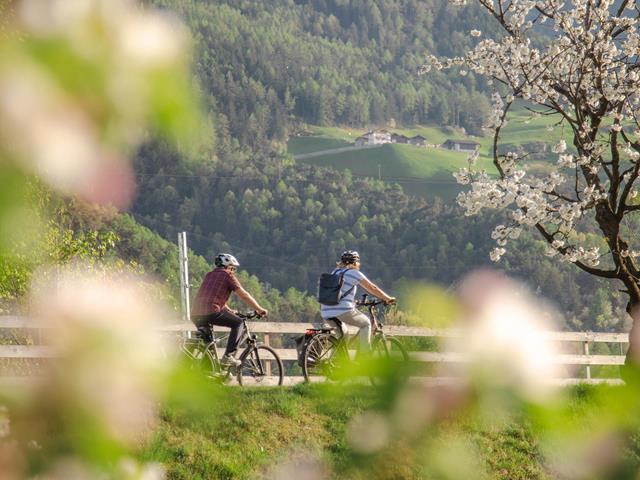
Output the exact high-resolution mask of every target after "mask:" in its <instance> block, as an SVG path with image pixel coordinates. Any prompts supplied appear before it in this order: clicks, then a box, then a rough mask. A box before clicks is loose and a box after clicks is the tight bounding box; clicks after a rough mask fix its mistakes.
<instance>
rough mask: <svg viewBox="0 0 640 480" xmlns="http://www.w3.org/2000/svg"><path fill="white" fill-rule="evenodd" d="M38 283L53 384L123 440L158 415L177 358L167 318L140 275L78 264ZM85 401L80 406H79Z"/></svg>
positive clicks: (37, 304) (46, 381)
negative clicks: (165, 379)
mask: <svg viewBox="0 0 640 480" xmlns="http://www.w3.org/2000/svg"><path fill="white" fill-rule="evenodd" d="M43 278H48V279H49V280H47V284H38V285H35V286H34V289H33V290H34V292H35V293H34V300H33V309H34V310H33V311H34V315H35V316H36V317H37V318H39V319H40V320H41V321H43V322H44V323H46V324H47V325H48V326H49V327H50V329H51V347H52V348H53V349H54V352H55V359H54V360H52V362H51V366H50V370H49V372H48V374H47V375H46V376H45V377H44V378H43V384H42V385H40V388H41V389H43V395H47V393H46V392H47V391H49V392H51V391H58V392H64V393H63V396H64V397H66V398H67V399H68V400H69V405H76V406H78V405H81V406H82V408H84V409H86V411H88V412H91V414H92V415H95V416H96V418H97V420H98V421H100V422H102V424H103V425H104V426H105V428H106V429H107V430H108V431H109V432H111V434H112V435H113V436H114V437H115V438H117V439H119V440H120V441H123V442H131V441H136V440H139V439H140V436H141V435H144V434H145V432H148V431H149V429H150V428H151V427H152V426H153V424H154V422H155V409H156V399H157V396H158V395H159V394H160V393H161V392H162V391H163V385H162V383H161V379H162V376H163V375H164V374H166V373H167V371H168V368H169V365H168V359H167V358H165V356H164V354H163V352H164V351H165V349H164V345H163V342H162V338H161V337H160V335H158V334H157V332H156V331H157V328H158V326H159V324H160V323H159V322H162V321H163V320H164V319H166V318H167V312H166V311H164V310H163V309H162V308H161V306H160V305H159V304H158V302H157V301H152V299H150V298H148V296H149V295H148V292H146V291H145V290H144V288H142V287H141V285H140V279H133V278H128V277H124V276H113V277H111V276H109V275H108V274H98V273H93V272H85V271H83V270H82V269H81V268H78V267H74V268H71V269H68V270H66V271H63V272H62V273H61V274H60V275H59V276H58V277H57V278H53V279H52V278H51V277H49V276H48V275H47V276H43ZM76 408H77V407H76Z"/></svg>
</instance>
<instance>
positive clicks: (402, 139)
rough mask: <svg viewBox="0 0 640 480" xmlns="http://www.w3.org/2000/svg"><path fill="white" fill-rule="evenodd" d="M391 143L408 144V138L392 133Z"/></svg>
mask: <svg viewBox="0 0 640 480" xmlns="http://www.w3.org/2000/svg"><path fill="white" fill-rule="evenodd" d="M391 143H409V137H407V136H406V135H402V134H401V133H392V134H391Z"/></svg>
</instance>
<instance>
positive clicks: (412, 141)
mask: <svg viewBox="0 0 640 480" xmlns="http://www.w3.org/2000/svg"><path fill="white" fill-rule="evenodd" d="M385 143H405V144H409V145H419V146H424V145H426V144H427V139H426V138H424V137H423V136H422V135H416V136H415V137H411V138H409V137H407V136H406V135H402V134H401V133H390V132H389V131H388V130H371V131H369V132H367V133H365V134H364V135H362V136H360V137H358V138H356V140H355V146H356V147H364V146H368V145H383V144H385Z"/></svg>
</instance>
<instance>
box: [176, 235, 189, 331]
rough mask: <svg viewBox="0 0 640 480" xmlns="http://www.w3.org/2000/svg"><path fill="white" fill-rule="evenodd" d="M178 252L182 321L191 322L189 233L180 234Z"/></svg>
mask: <svg viewBox="0 0 640 480" xmlns="http://www.w3.org/2000/svg"><path fill="white" fill-rule="evenodd" d="M178 250H179V257H180V258H179V261H180V300H181V305H182V320H183V321H185V322H190V321H191V306H190V304H189V259H188V257H187V252H188V249H187V232H181V233H179V234H178Z"/></svg>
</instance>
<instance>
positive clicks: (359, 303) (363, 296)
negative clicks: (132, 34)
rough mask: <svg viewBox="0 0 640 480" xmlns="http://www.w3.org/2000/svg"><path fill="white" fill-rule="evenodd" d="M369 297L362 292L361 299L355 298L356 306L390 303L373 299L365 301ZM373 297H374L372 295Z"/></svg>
mask: <svg viewBox="0 0 640 480" xmlns="http://www.w3.org/2000/svg"><path fill="white" fill-rule="evenodd" d="M368 297H369V295H368V294H366V293H363V294H362V300H356V306H358V307H377V306H378V305H391V304H390V303H387V302H385V301H384V300H380V299H379V298H378V299H375V300H369V301H367V298H368ZM374 298H375V297H374Z"/></svg>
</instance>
